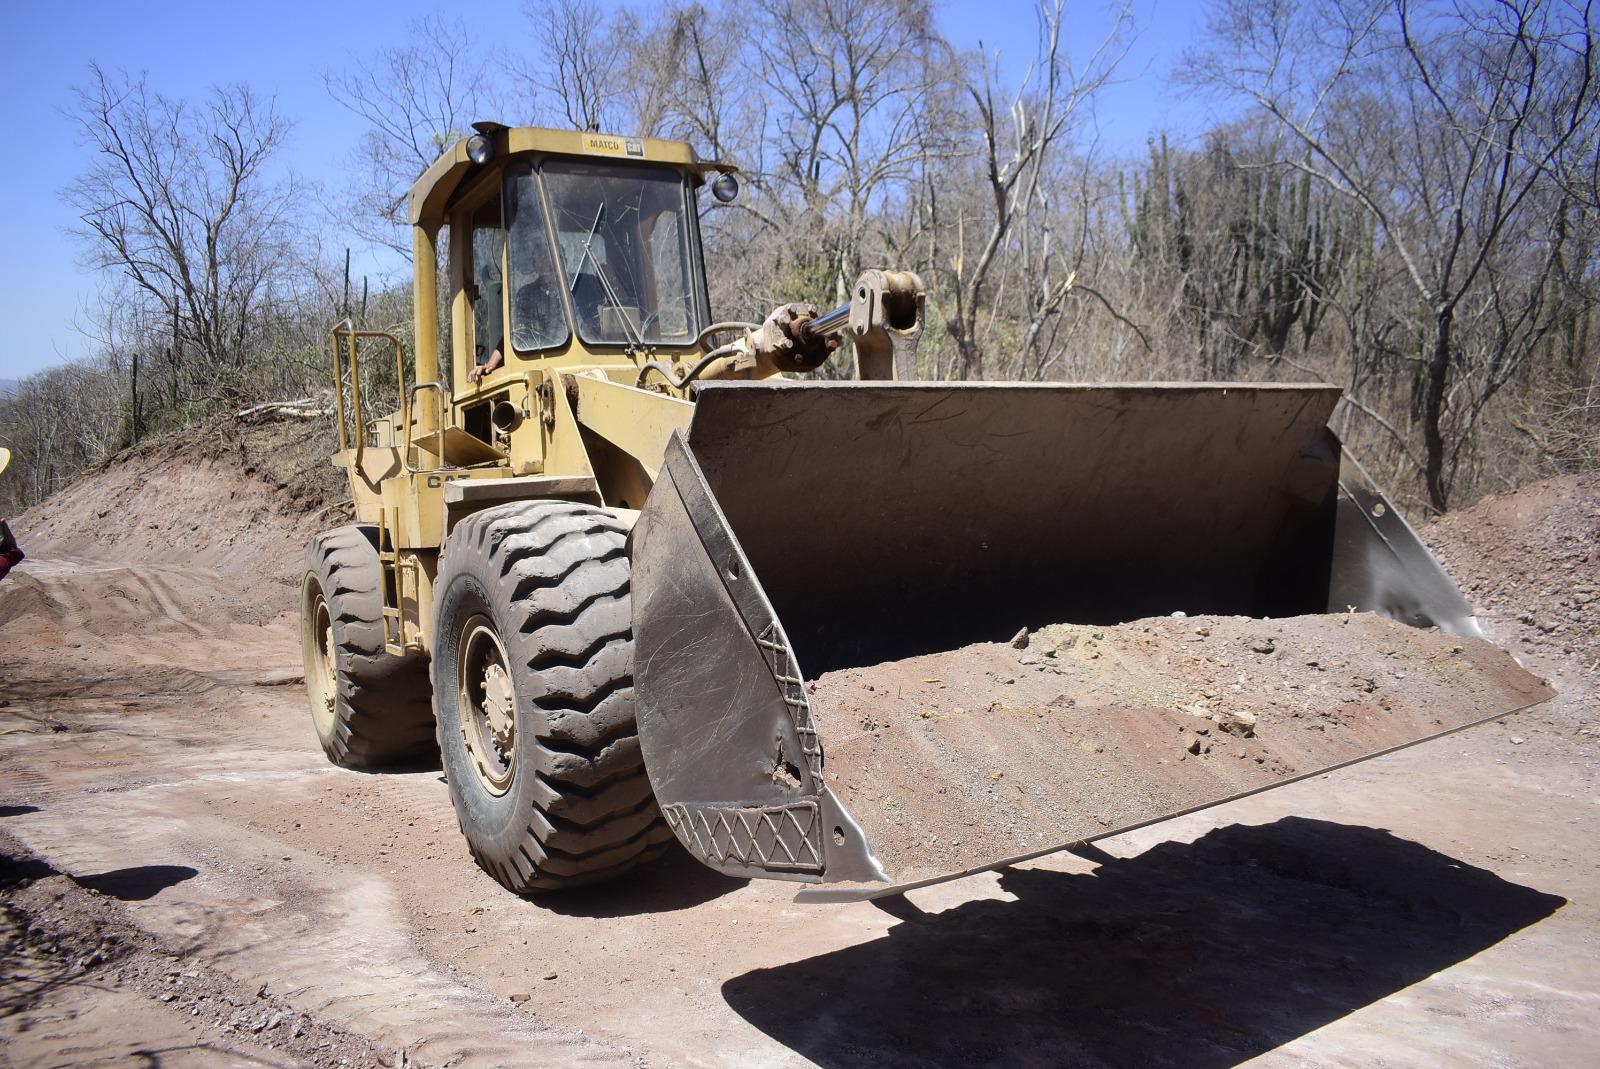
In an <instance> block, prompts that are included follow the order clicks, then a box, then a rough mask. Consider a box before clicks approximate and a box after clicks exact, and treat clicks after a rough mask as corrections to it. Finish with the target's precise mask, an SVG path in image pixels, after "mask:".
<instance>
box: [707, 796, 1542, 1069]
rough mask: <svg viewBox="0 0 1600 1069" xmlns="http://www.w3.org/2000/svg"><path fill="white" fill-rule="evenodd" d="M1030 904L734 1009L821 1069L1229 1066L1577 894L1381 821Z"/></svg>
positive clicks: (1177, 851) (1150, 853) (854, 953)
mask: <svg viewBox="0 0 1600 1069" xmlns="http://www.w3.org/2000/svg"><path fill="white" fill-rule="evenodd" d="M1101 860H1102V863H1101V865H1100V867H1099V868H1098V869H1097V870H1096V871H1095V872H1093V873H1090V874H1083V875H1070V874H1064V873H1059V872H1048V871H1044V870H1039V869H1014V870H1010V871H1007V872H1005V873H1003V874H1002V876H1001V885H1002V887H1003V888H1004V889H1005V890H1006V891H1008V892H1010V893H1012V894H1014V895H1015V896H1016V897H1017V901H1015V902H1006V901H995V900H988V901H978V902H970V903H967V904H965V905H962V906H959V907H957V908H955V909H952V910H949V911H946V912H944V913H940V914H927V915H917V914H916V913H915V911H914V910H911V911H907V910H904V909H902V910H898V911H897V912H896V915H897V916H902V917H905V918H907V919H906V920H905V922H904V923H902V924H899V925H897V926H896V927H894V928H893V929H891V930H890V931H889V933H888V934H887V935H886V936H884V937H882V938H880V939H877V940H874V941H873V942H870V943H865V944H862V945H859V946H855V947H850V948H847V949H844V950H840V951H837V952H835V953H831V954H826V955H823V956H821V957H815V958H810V959H807V960H804V961H798V962H795V963H793V964H790V965H784V966H780V967H777V968H773V969H762V970H757V971H754V972H750V973H746V974H744V975H743V976H738V977H735V978H734V979H732V980H730V981H728V982H727V983H726V984H724V985H723V988H722V993H723V996H724V997H725V998H726V999H727V1001H728V1004H729V1005H730V1006H732V1007H733V1008H734V1009H735V1010H736V1011H737V1012H738V1013H739V1014H741V1015H742V1016H743V1017H745V1018H746V1019H747V1020H749V1021H750V1022H751V1023H752V1024H754V1025H755V1026H756V1027H758V1028H760V1029H761V1030H762V1031H764V1032H766V1033H767V1034H768V1035H770V1036H772V1037H773V1038H774V1039H776V1040H778V1041H779V1042H782V1043H784V1044H785V1045H787V1046H789V1047H790V1048H792V1049H793V1050H795V1051H797V1052H798V1053H800V1054H802V1055H804V1056H805V1057H806V1058H809V1059H811V1060H812V1061H814V1062H816V1063H817V1064H818V1065H821V1066H824V1067H827V1069H833V1067H840V1069H843V1067H852V1069H854V1067H861V1066H887V1067H902V1066H904V1067H910V1066H927V1065H1005V1066H1023V1065H1026V1066H1035V1065H1038V1066H1058V1065H1074V1066H1119V1067H1120V1066H1128V1067H1134V1066H1138V1067H1144V1066H1183V1067H1186V1069H1220V1067H1223V1066H1233V1065H1236V1064H1238V1063H1239V1062H1242V1061H1244V1060H1246V1059H1248V1058H1252V1057H1254V1056H1256V1055H1259V1054H1261V1053H1263V1052H1265V1051H1269V1050H1272V1049H1273V1048H1275V1047H1278V1046H1281V1045H1282V1044H1284V1043H1286V1042H1288V1041H1290V1040H1292V1039H1294V1038H1296V1037H1298V1036H1301V1035H1304V1034H1305V1033H1307V1032H1310V1031H1311V1030H1313V1029H1315V1028H1319V1027H1321V1026H1322V1025H1325V1024H1327V1023H1329V1022H1330V1021H1334V1020H1337V1019H1338V1018H1340V1017H1343V1016H1344V1015H1346V1014H1348V1013H1350V1012H1351V1011H1352V1010H1355V1009H1357V1008H1359V1007H1362V1006H1366V1005H1368V1004H1369V1003H1372V1002H1375V1001H1377V1000H1378V999H1381V998H1383V997H1385V996H1386V995H1389V994H1391V993H1393V992H1395V991H1398V990H1400V989H1401V988H1404V987H1407V986H1409V985H1411V984H1414V983H1416V982H1418V981H1419V980H1422V979H1424V978H1425V977H1428V976H1430V975H1432V974H1433V973H1435V972H1438V971H1440V970H1441V969H1445V968H1448V967H1449V966H1451V965H1454V964H1456V963H1457V962H1459V961H1462V960H1463V959H1465V958H1468V957H1471V956H1472V955H1473V954H1476V953H1478V952H1479V951H1481V950H1483V949H1485V948H1487V947H1490V946H1493V945H1494V944H1495V943H1497V942H1499V941H1500V940H1502V939H1504V938H1506V936H1508V935H1511V934H1512V933H1513V932H1516V931H1518V930H1519V929H1522V928H1525V927H1527V926H1528V925H1530V924H1533V923H1535V922H1536V921H1539V920H1542V919H1543V918H1545V917H1548V916H1549V915H1550V914H1552V913H1554V912H1555V911H1556V910H1557V909H1559V908H1560V907H1561V906H1563V905H1564V904H1565V901H1566V900H1565V899H1562V898H1559V897H1557V896H1555V895H1549V894H1545V893H1543V892H1541V891H1536V890H1533V889H1531V888H1527V887H1522V886H1519V885H1517V884H1513V883H1508V882H1506V881H1505V880H1502V879H1500V878H1499V877H1498V876H1495V875H1494V874H1493V873H1491V872H1487V871H1485V870H1483V869H1479V868H1474V867H1472V866H1470V865H1466V864H1463V863H1462V862H1459V861H1456V860H1455V859H1453V858H1450V857H1447V856H1446V855H1444V854H1441V853H1438V852H1436V851H1434V850H1430V849H1428V848H1427V847H1424V846H1420V845H1418V844H1417V843H1413V842H1409V841H1407V840H1404V839H1400V838H1397V837H1395V836H1394V835H1391V834H1390V833H1388V832H1386V831H1381V830H1377V829H1373V828H1363V827H1350V826H1346V825H1342V824H1335V823H1330V822H1327V821H1319V820H1308V819H1304V818H1298V817H1289V818H1285V819H1283V820H1279V821H1277V822H1276V823H1273V824H1268V825H1262V826H1245V825H1233V826H1230V827H1226V828H1220V829H1218V830H1215V831H1212V832H1210V833H1209V834H1207V835H1205V836H1204V837H1202V838H1200V839H1198V840H1197V841H1195V842H1194V843H1164V844H1161V845H1159V846H1156V847H1154V848H1152V849H1150V850H1147V851H1146V852H1144V853H1143V854H1140V855H1139V856H1137V857H1133V858H1129V859H1126V860H1120V859H1115V858H1110V857H1109V855H1101Z"/></svg>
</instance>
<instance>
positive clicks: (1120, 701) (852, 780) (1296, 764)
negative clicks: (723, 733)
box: [809, 613, 1551, 880]
mask: <svg viewBox="0 0 1600 1069" xmlns="http://www.w3.org/2000/svg"><path fill="white" fill-rule="evenodd" d="M809 689H810V691H811V694H812V701H813V707H814V708H815V710H816V713H817V718H818V722H819V724H820V725H821V729H822V735H823V745H824V747H825V748H826V753H827V763H826V766H825V773H826V778H827V781H828V786H829V787H831V788H832V789H833V790H834V792H835V793H836V794H838V795H839V797H840V799H841V800H842V801H843V802H844V804H845V806H846V808H847V809H849V810H850V812H851V813H852V814H853V815H854V816H855V817H856V818H857V819H858V820H859V821H860V822H861V824H862V826H863V828H864V829H865V831H866V834H867V836H868V838H869V840H870V841H871V843H872V846H873V849H874V851H875V852H876V854H877V856H878V857H879V859H880V860H881V861H882V862H883V863H884V865H885V867H886V869H887V870H888V871H889V873H890V875H891V876H892V877H894V878H895V879H897V880H904V879H917V878H922V877H925V876H931V875H937V874H940V873H949V872H957V871H961V870H963V869H966V868H969V867H974V866H981V865H984V864H988V863H992V862H994V861H996V860H998V859H1000V858H1004V857H1015V856H1019V855H1022V854H1026V853H1029V852H1032V851H1037V850H1040V849H1044V848H1047V847H1050V846H1054V845H1056V844H1059V843H1062V842H1067V841H1071V840H1074V839H1080V838H1090V837H1095V836H1100V835H1104V834H1106V833H1107V832H1108V831H1110V830H1112V829H1115V828H1122V827H1127V826H1129V825H1132V824H1134V823H1137V822H1142V821H1147V820H1151V819H1154V818H1156V817H1158V816H1161V815H1163V814H1170V813H1174V812H1179V811H1182V810H1186V809H1190V808H1192V807H1194V806H1198V805H1203V804H1209V803H1211V802H1215V801H1218V800H1220V799H1222V798H1226V797H1230V796H1233V795H1236V794H1239V793H1241V792H1245V791H1250V790H1255V789H1259V788H1264V787H1267V786H1270V785H1272V784H1274V783H1277V782H1279V781H1282V780H1286V779H1290V778H1293V777H1297V776H1304V775H1308V774H1310V773H1313V772H1316V771H1318V770H1321V769H1324V768H1328V767H1330V766H1334V765H1338V764H1341V763H1345V762H1349V761H1353V760H1358V759H1360V758H1363V757H1366V756H1370V755H1372V754H1375V753H1379V752H1382V751H1385V750H1388V749H1390V748H1393V747H1395V746H1400V745H1405V744H1408V743H1412V742H1416V741H1418V740H1421V739H1424V738H1429V737H1431V736H1434V735H1437V734H1440V733H1441V732H1446V731H1451V730H1454V729H1457V728H1461V727H1464V726H1466V725H1469V724H1473V723H1478V722H1481V721H1483V720H1485V719H1488V718H1491V717H1494V716H1497V715H1499V714H1503V713H1506V712H1510V711H1512V710H1514V709H1519V708H1523V707H1525V706H1528V705H1530V704H1532V703H1535V702H1539V701H1543V700H1545V699H1546V698H1548V697H1549V696H1550V694H1551V691H1550V690H1549V689H1548V688H1547V687H1546V686H1545V685H1544V684H1543V683H1542V682H1541V681H1540V680H1538V679H1537V678H1535V677H1534V676H1532V675H1530V674H1529V673H1528V672H1526V671H1524V670H1523V669H1521V668H1519V667H1518V666H1517V664H1516V663H1515V661H1513V660H1512V658H1511V657H1509V656H1507V655H1506V653H1505V651H1503V650H1501V649H1499V648H1498V647H1495V646H1493V645H1491V644H1490V643H1488V642H1484V641H1481V640H1478V639H1470V638H1461V637H1459V636H1455V635H1450V634H1446V633H1442V632H1438V631H1423V630H1418V629H1416V628H1411V627H1407V626H1405V625H1404V624H1400V623H1397V622H1395V621H1393V620H1387V619H1384V618H1382V617H1379V616H1375V615H1373V614H1371V613H1337V614H1329V615H1324V616H1299V617H1292V618H1289V619H1282V620H1255V619H1250V618H1247V617H1192V618H1157V619H1149V620H1135V621H1132V622H1130V623H1126V624H1121V625H1119V626H1116V627H1091V626H1081V625H1054V626H1051V627H1046V628H1043V629H1042V630H1040V631H1038V632H1035V633H1034V634H1033V635H1032V636H1031V637H1030V640H1029V643H1028V647H1027V648H1026V649H1025V650H1022V651H1018V650H1016V649H1014V648H1012V647H1010V646H1007V645H1004V644H1002V643H980V644H977V645H973V646H968V647H966V648H964V649H960V650H954V651H951V652H949V653H938V654H930V655H927V656H922V657H914V658H911V659H909V660H904V661H893V662H888V663H885V664H880V665H874V666H872V667H868V668H857V669H849V670H846V671H840V672H832V673H828V674H826V675H823V676H821V677H819V678H818V679H817V680H816V681H815V682H814V683H813V684H812V685H811V687H810V688H809Z"/></svg>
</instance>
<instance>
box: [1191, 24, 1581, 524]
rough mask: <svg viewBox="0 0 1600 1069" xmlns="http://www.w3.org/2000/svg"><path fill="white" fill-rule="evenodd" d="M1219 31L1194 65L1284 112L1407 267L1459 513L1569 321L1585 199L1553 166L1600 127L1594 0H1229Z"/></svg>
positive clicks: (1432, 478)
mask: <svg viewBox="0 0 1600 1069" xmlns="http://www.w3.org/2000/svg"><path fill="white" fill-rule="evenodd" d="M1211 36H1212V47H1211V49H1210V51H1208V52H1206V53H1204V54H1202V55H1199V56H1197V57H1196V58H1195V60H1194V63H1193V69H1192V74H1193V75H1194V76H1196V77H1198V78H1200V79H1202V80H1204V81H1206V82H1209V83H1211V84H1218V85H1222V86H1224V87H1227V88H1229V89H1232V90H1235V91H1238V92H1241V93H1243V94H1245V95H1247V96H1248V97H1249V98H1250V99H1252V100H1253V101H1255V103H1256V104H1257V105H1258V106H1259V107H1260V108H1262V109H1264V110H1265V112H1266V113H1267V114H1269V115H1271V116H1272V117H1273V118H1274V119H1275V120H1277V121H1278V122H1279V123H1280V124H1281V125H1282V126H1283V127H1284V129H1285V130H1287V131H1288V132H1290V133H1291V134H1292V136H1293V137H1294V138H1295V140H1296V141H1297V142H1298V143H1299V144H1300V146H1301V147H1302V148H1303V149H1304V153H1303V154H1301V155H1295V156H1291V157H1290V158H1289V159H1288V160H1286V161H1285V162H1286V163H1287V164H1288V165H1289V166H1293V167H1296V168H1299V169H1301V170H1303V171H1304V172H1306V173H1307V174H1310V175H1312V176H1313V177H1314V178H1316V179H1317V180H1318V181H1320V182H1322V183H1324V184H1325V185H1326V186H1327V187H1328V188H1330V189H1333V190H1336V191H1338V192H1339V193H1341V194H1343V195H1344V196H1346V197H1348V198H1350V199H1351V200H1352V201H1354V202H1356V203H1358V204H1359V205H1360V206H1361V207H1362V208H1363V209H1364V210H1366V211H1367V212H1370V213H1371V214H1372V216H1373V218H1374V219H1376V220H1377V225H1378V227H1379V229H1380V231H1381V233H1382V237H1383V240H1384V243H1385V245H1386V247H1387V248H1388V249H1390V250H1392V252H1393V255H1394V256H1395V257H1397V258H1398V260H1399V262H1400V263H1401V265H1402V266H1403V268H1404V277H1405V278H1406V279H1407V280H1408V282H1409V284H1410V287H1411V291H1412V294H1413V299H1414V301H1415V304H1416V306H1417V307H1418V308H1420V309H1421V310H1422V315H1421V318H1422V320H1423V322H1422V323H1421V324H1420V326H1421V327H1422V334H1423V337H1424V341H1423V344H1422V345H1420V346H1419V347H1418V351H1417V352H1416V353H1415V356H1414V359H1415V361H1416V363H1417V365H1418V367H1419V372H1420V379H1421V383H1422V386H1421V390H1420V396H1419V397H1418V402H1419V403H1418V405H1417V409H1418V418H1419V421H1420V423H1421V436H1422V442H1423V450H1422V454H1423V471H1422V476H1423V479H1424V482H1425V484H1426V488H1427V495H1428V499H1429V502H1430V504H1431V506H1432V507H1433V508H1435V509H1438V510H1441V511H1442V510H1444V509H1445V508H1446V507H1448V504H1449V500H1450V491H1451V486H1452V483H1453V481H1454V479H1455V475H1456V471H1457V469H1458V467H1459V465H1460V462H1461V459H1462V449H1463V447H1464V445H1465V443H1467V442H1468V441H1469V440H1470V439H1471V436H1472V434H1473V432H1474V430H1475V429H1476V427H1477V425H1478V421H1479V419H1480V417H1481V416H1482V414H1483V412H1484V410H1485V407H1486V406H1487V404H1488V403H1489V401H1490V400H1491V399H1492V398H1493V397H1494V396H1495V394H1496V393H1497V392H1498V391H1499V390H1500V389H1501V388H1502V387H1503V386H1505V384H1506V383H1507V382H1508V381H1510V380H1511V378H1512V377H1513V376H1514V375H1515V374H1516V373H1517V371H1518V370H1519V369H1520V368H1521V367H1522V365H1523V363H1524V361H1525V360H1526V359H1527V357H1528V355H1529V353H1531V352H1532V351H1533V349H1534V348H1535V347H1536V346H1537V343H1538V341H1539V339H1540V338H1541V337H1543V335H1544V334H1545V333H1547V332H1548V331H1549V330H1550V329H1551V328H1552V326H1553V324H1554V319H1553V318H1552V315H1551V313H1552V312H1553V311H1554V310H1555V306H1553V305H1552V304H1550V303H1549V302H1548V301H1546V300H1545V299H1544V296H1543V295H1544V292H1545V287H1546V284H1547V282H1548V280H1549V278H1550V274H1549V272H1550V271H1551V270H1552V269H1553V267H1554V265H1555V264H1556V263H1557V262H1558V260H1559V254H1558V253H1557V252H1556V251H1555V250H1557V249H1558V248H1559V247H1560V245H1561V244H1562V243H1563V240H1564V235H1563V227H1565V226H1566V225H1567V222H1566V221H1567V220H1568V219H1569V218H1570V198H1569V196H1568V193H1567V191H1566V189H1564V188H1563V186H1562V185H1561V184H1560V183H1559V182H1556V181H1553V180H1552V176H1553V175H1556V174H1559V173H1562V172H1565V171H1568V170H1570V163H1571V160H1572V154H1573V153H1574V152H1577V153H1580V154H1583V155H1584V156H1585V158H1587V155H1588V154H1590V153H1592V152H1593V151H1594V145H1595V141H1596V132H1597V131H1596V112H1597V90H1596V71H1595V20H1594V12H1593V9H1592V5H1591V4H1589V3H1582V4H1578V3H1548V2H1545V0H1502V2H1500V3H1496V4H1493V5H1446V4H1441V3H1427V2H1423V3H1413V2H1410V0H1396V2H1394V3H1387V2H1378V0H1319V2H1317V3H1315V4H1311V3H1300V2H1296V0H1223V2H1222V3H1221V4H1219V6H1218V8H1217V9H1216V14H1215V17H1214V18H1213V21H1212V29H1211ZM1578 170H1579V171H1580V172H1581V170H1582V168H1581V167H1580V168H1578ZM1530 244H1531V245H1532V246H1533V247H1535V248H1542V249H1544V250H1545V254H1544V255H1542V256H1539V255H1536V256H1534V257H1533V258H1532V259H1529V258H1528V257H1526V256H1525V255H1524V252H1525V250H1526V249H1528V248H1529V246H1530ZM1513 264H1515V266H1514V267H1513ZM1525 270H1532V271H1533V272H1534V274H1533V276H1532V277H1531V278H1530V277H1528V276H1526V275H1520V274H1519V273H1520V272H1522V271H1525ZM1464 320H1470V321H1471V322H1464ZM1464 326H1465V327H1468V329H1469V331H1470V330H1475V329H1479V328H1481V329H1484V330H1486V331H1487V332H1488V334H1489V339H1488V340H1487V342H1486V343H1485V344H1467V343H1465V342H1464V338H1463V334H1464V333H1466V332H1464V331H1463V327H1464Z"/></svg>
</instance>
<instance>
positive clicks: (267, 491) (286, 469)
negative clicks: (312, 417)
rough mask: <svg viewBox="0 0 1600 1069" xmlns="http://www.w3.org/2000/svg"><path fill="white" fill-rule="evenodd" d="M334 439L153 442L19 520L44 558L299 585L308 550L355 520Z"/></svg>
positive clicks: (259, 430) (305, 435) (260, 435)
mask: <svg viewBox="0 0 1600 1069" xmlns="http://www.w3.org/2000/svg"><path fill="white" fill-rule="evenodd" d="M329 438H330V433H329V431H328V429H326V428H321V427H320V426H318V427H313V428H310V429H308V428H307V427H306V426H305V425H294V426H290V425H286V424H266V425H260V426H252V425H248V424H243V423H240V422H239V421H237V420H232V419H227V420H220V421H215V422H213V423H210V424H207V425H205V426H203V427H197V428H189V429H186V430H184V431H180V432H176V433H174V434H170V435H163V436H160V437H157V438H153V439H150V440H149V441H147V442H144V443H141V444H140V445H139V446H137V447H135V448H133V449H130V450H126V451H124V452H122V453H119V454H117V455H116V456H115V457H112V458H111V459H109V460H108V461H106V462H105V463H104V464H102V465H101V466H99V467H98V468H94V469H91V470H89V471H87V472H85V473H84V474H83V475H81V476H80V477H79V478H78V479H76V480H75V481H74V482H72V483H71V484H70V485H68V486H67V487H66V488H65V489H63V490H61V491H60V492H58V493H57V494H55V495H54V496H53V497H51V498H50V499H49V500H47V501H45V502H43V503H42V504H40V505H37V506H35V507H34V508H32V509H29V510H28V511H27V512H25V513H23V514H22V515H21V516H18V517H16V518H15V519H14V520H13V521H12V528H13V529H14V530H15V531H16V533H17V539H18V541H19V542H20V543H21V545H22V547H23V549H24V550H25V551H26V552H27V553H28V554H29V555H30V556H32V557H36V558H40V557H45V558H48V557H87V558H91V559H94V560H98V561H108V562H118V563H125V564H168V565H181V566H186V567H189V566H199V567H203V568H209V569H213V570H216V571H219V572H226V573H236V574H239V575H241V577H242V578H245V579H255V580H259V581H272V580H284V579H285V578H286V577H297V576H298V574H299V572H300V568H301V564H300V562H301V559H302V554H303V553H304V547H305V544H306V540H307V539H308V538H309V536H310V535H311V534H313V533H314V532H315V531H317V530H320V529H322V528H324V527H329V526H334V525H336V524H338V523H340V522H343V521H344V515H343V514H341V512H340V506H341V502H342V501H343V500H344V498H345V496H346V493H347V492H346V489H345V484H344V480H343V476H342V474H341V473H340V472H338V471H336V470H335V469H333V468H332V467H331V466H330V465H329V463H328V457H329V455H330V454H331V452H332V451H333V445H332V443H331V442H330V441H329Z"/></svg>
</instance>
